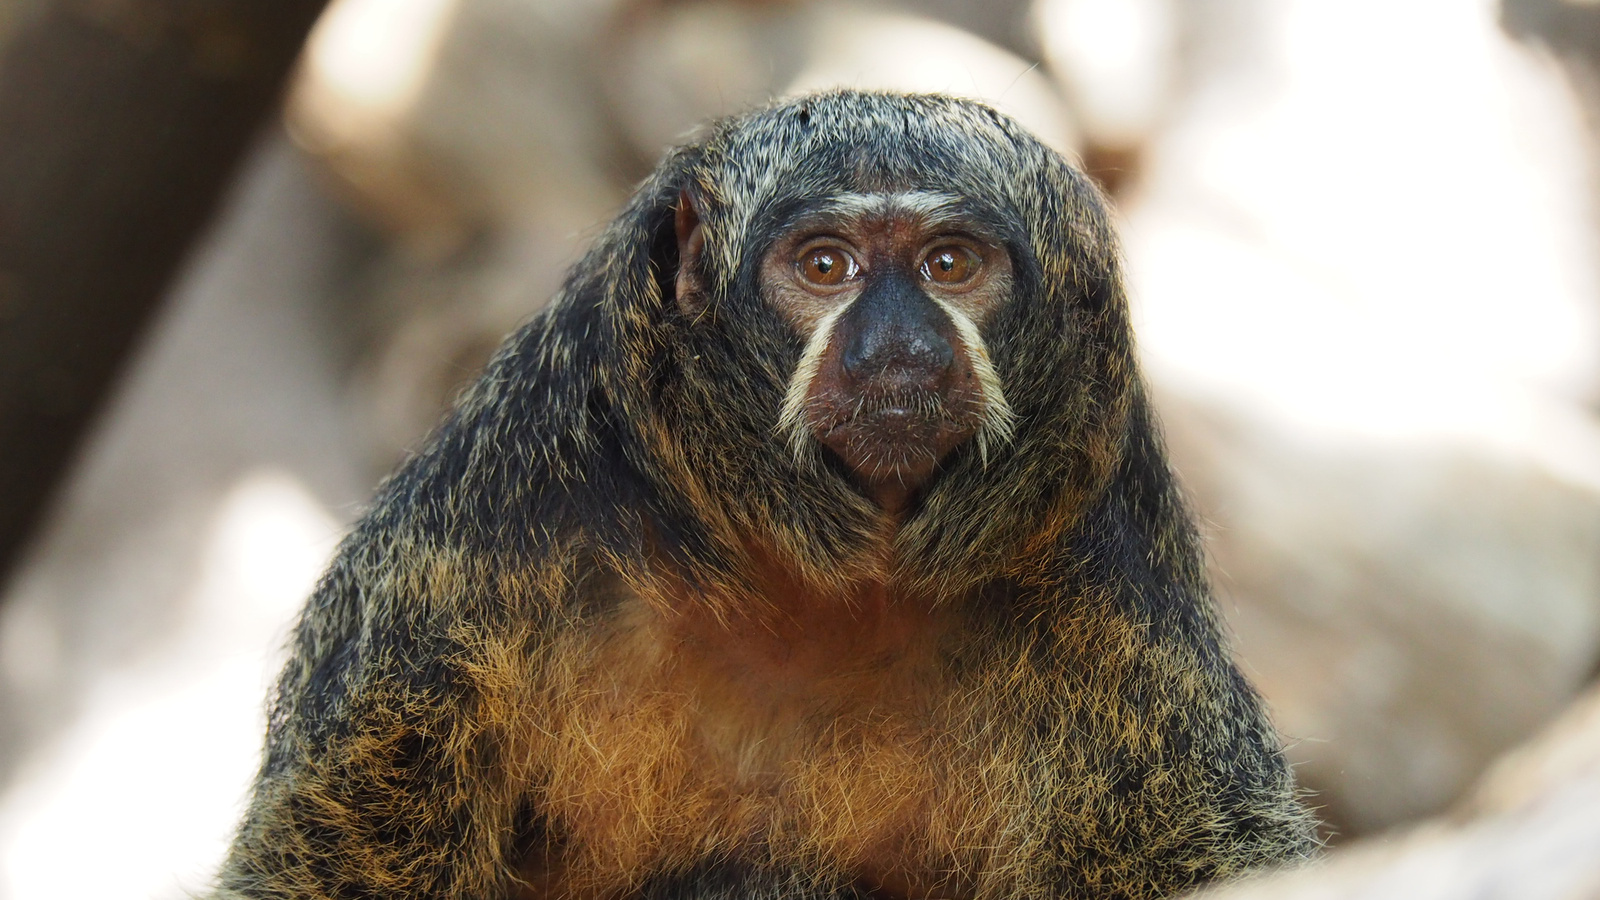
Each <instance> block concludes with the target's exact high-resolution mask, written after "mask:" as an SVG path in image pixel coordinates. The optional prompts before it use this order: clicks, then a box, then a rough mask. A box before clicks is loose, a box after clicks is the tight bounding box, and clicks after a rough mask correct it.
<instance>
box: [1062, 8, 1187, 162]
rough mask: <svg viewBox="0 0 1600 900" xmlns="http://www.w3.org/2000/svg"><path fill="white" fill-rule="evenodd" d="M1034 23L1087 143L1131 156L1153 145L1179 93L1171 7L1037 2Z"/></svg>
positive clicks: (1174, 16)
mask: <svg viewBox="0 0 1600 900" xmlns="http://www.w3.org/2000/svg"><path fill="white" fill-rule="evenodd" d="M1033 17H1034V18H1033V24H1034V27H1035V29H1036V33H1037V34H1038V41H1039V45H1040V47H1041V49H1042V50H1043V51H1044V57H1045V60H1046V61H1047V62H1048V63H1049V64H1050V69H1051V71H1052V72H1053V73H1054V74H1055V76H1056V78H1057V79H1058V80H1059V81H1060V82H1061V85H1062V87H1063V89H1064V93H1065V94H1066V96H1067V99H1068V100H1069V101H1070V103H1071V104H1072V109H1073V111H1074V112H1075V113H1076V115H1077V120H1078V122H1079V124H1080V125H1081V126H1082V128H1083V131H1084V133H1085V136H1086V137H1087V139H1088V140H1089V141H1091V142H1093V143H1095V144H1097V145H1099V146H1101V147H1104V148H1108V149H1116V150H1122V151H1125V152H1126V151H1132V150H1134V149H1136V148H1138V147H1139V146H1141V145H1142V144H1144V143H1145V142H1146V141H1148V140H1150V139H1151V138H1152V137H1153V136H1154V135H1155V132H1156V130H1157V129H1158V128H1159V127H1160V126H1161V125H1162V123H1163V119H1164V118H1165V116H1166V115H1167V114H1168V112H1169V111H1170V109H1171V106H1172V103H1173V100H1174V95H1175V94H1176V92H1177V85H1176V84H1174V80H1175V79H1176V77H1177V68H1178V40H1179V31H1180V21H1179V20H1180V16H1179V12H1178V10H1177V9H1176V7H1175V3H1174V2H1173V0H1039V2H1038V3H1037V4H1035V6H1034V11H1033Z"/></svg>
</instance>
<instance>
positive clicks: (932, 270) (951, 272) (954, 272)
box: [922, 244, 979, 284]
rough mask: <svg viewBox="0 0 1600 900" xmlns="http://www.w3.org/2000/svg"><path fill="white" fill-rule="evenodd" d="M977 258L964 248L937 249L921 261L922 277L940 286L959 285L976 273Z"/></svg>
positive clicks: (948, 247)
mask: <svg viewBox="0 0 1600 900" xmlns="http://www.w3.org/2000/svg"><path fill="white" fill-rule="evenodd" d="M978 262H979V261H978V256H977V254H975V253H973V252H972V251H971V250H968V249H967V248H965V247H958V246H955V245H953V244H952V245H950V246H947V247H939V248H937V249H935V250H934V251H933V252H932V253H929V254H928V256H927V258H926V259H924V260H923V261H922V275H923V277H924V278H927V279H928V280H929V281H937V282H939V283H940V284H960V283H962V282H963V281H967V280H968V279H970V278H971V277H972V276H973V275H976V274H977V273H978Z"/></svg>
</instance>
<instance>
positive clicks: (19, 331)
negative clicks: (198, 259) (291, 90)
mask: <svg viewBox="0 0 1600 900" xmlns="http://www.w3.org/2000/svg"><path fill="white" fill-rule="evenodd" d="M325 2H326V0H54V2H34V3H30V4H25V5H23V6H22V7H19V9H21V10H22V11H21V12H20V13H19V14H18V15H16V16H12V17H10V19H9V20H8V21H7V22H5V23H4V24H5V25H6V26H7V27H6V29H4V30H6V31H9V32H10V34H9V35H8V36H7V40H6V43H5V44H4V45H3V46H0V586H3V585H4V583H5V581H6V579H7V577H8V575H9V572H10V570H11V568H12V567H13V565H14V564H15V562H16V560H17V557H18V553H19V551H20V550H21V548H22V546H23V544H24V543H25V541H26V540H27V538H28V537H29V536H30V534H31V533H32V532H33V530H34V529H35V528H36V526H37V524H38V522H39V520H40V518H41V514H42V513H43V512H44V510H45V509H46V506H47V503H48V502H49V499H50V497H51V495H52V493H53V488H55V486H56V485H57V483H58V482H59V481H60V480H61V478H62V476H63V474H64V473H65V472H66V470H67V467H68V464H69V463H70V461H71V459H72V457H73V455H74V451H75V449H76V448H77V446H78V444H79V442H80V440H81V438H82V436H83V434H84V432H85V430H86V427H87V426H88V425H89V424H90V423H91V420H92V416H93V415H94V413H95V412H96V411H97V410H98V408H99V406H100V405H101V400H102V399H103V397H104V395H105V394H106V393H107V390H108V388H109V386H110V385H111V384H112V382H113V380H114V378H115V376H116V374H117V373H118V372H119V370H120V369H121V364H122V362H123V359H124V357H125V356H126V355H127V353H128V350H129V348H130V347H131V345H132V343H133V341H134V339H135V338H136V336H137V334H138V332H139V330H140V327H141V325H142V324H143V323H144V322H145V321H146V320H147V319H148V318H149V315H150V313H151V311H152V310H153V309H154V308H155V307H156V304H157V302H158V301H159V300H160V298H161V296H162V295H163V293H164V291H165V289H166V288H167V286H168V283H169V282H170V281H171V280H172V278H173V276H174V275H175V274H176V272H177V270H178V267H179V266H180V265H181V264H182V262H183V259H184V256H185V252H186V251H187V250H188V248H189V247H190V245H191V244H192V243H193V242H194V240H195V238H196V237H197V236H198V235H199V233H200V232H201V230H202V229H203V228H204V226H205V225H206V223H207V221H208V219H209V217H210V215H211V213H212V211H213V209H214V208H215V207H216V205H217V203H218V201H219V199H220V198H221V196H222V194H223V192H224V191H225V190H226V189H227V187H228V184H229V181H230V176H231V174H232V173H233V171H234V169H235V167H236V166H237V164H238V163H239V162H240V160H241V157H242V156H243V155H244V153H245V151H246V150H247V149H248V147H249V144H250V142H251V138H252V137H253V136H254V135H255V133H256V132H257V131H258V129H259V127H260V126H261V124H262V122H263V120H264V119H265V118H266V117H267V116H269V115H270V114H271V113H272V112H273V111H275V109H276V107H277V100H278V96H279V93H280V91H281V88H282V85H283V82H284V80H285V77H286V75H287V74H288V72H289V70H290V67H291V66H292V64H293V63H294V60H295V58H296V56H297V55H298V53H299V50H300V46H301V44H302V43H303V42H304V40H305V36H306V33H307V32H308V31H309V30H310V28H311V26H312V24H313V23H314V22H315V20H316V17H317V14H318V13H319V12H320V11H321V9H322V7H323V5H324V3H325Z"/></svg>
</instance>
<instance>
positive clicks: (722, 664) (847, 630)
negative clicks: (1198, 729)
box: [532, 591, 1019, 897]
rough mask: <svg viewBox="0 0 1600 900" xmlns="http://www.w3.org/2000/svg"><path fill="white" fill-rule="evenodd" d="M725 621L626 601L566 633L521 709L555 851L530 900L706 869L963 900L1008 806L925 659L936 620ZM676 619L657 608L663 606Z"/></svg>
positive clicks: (931, 660) (841, 603)
mask: <svg viewBox="0 0 1600 900" xmlns="http://www.w3.org/2000/svg"><path fill="white" fill-rule="evenodd" d="M772 605H773V611H772V612H770V613H769V614H766V615H763V616H761V617H759V618H745V619H741V620H736V621H732V622H725V621H719V620H718V619H716V618H714V617H712V616H710V615H707V614H704V613H701V612H697V610H703V609H705V608H707V607H705V606H704V605H702V604H682V605H681V606H678V607H676V608H679V609H684V610H688V611H687V612H683V613H678V614H672V613H663V612H662V611H661V610H662V609H663V607H664V604H662V603H661V602H659V599H658V598H657V602H647V601H646V600H645V599H644V598H642V597H638V596H633V597H630V598H628V599H627V600H626V601H625V602H624V604H623V605H622V607H621V609H619V610H618V611H617V613H616V614H615V616H614V617H612V618H611V619H610V621H609V622H608V624H607V625H606V626H604V627H602V628H597V629H594V630H577V631H573V632H570V633H569V634H568V636H567V638H566V639H565V640H564V643H563V645H562V646H560V647H559V648H558V649H557V651H556V652H555V654H554V656H553V658H551V659H550V662H552V663H553V664H552V665H550V666H549V668H547V669H546V670H545V673H544V674H545V678H544V680H543V682H542V683H541V686H540V687H541V690H540V693H541V696H540V698H539V700H538V703H539V704H540V706H541V707H542V708H544V709H549V710H555V711H557V712H558V718H557V719H556V720H555V721H553V722H551V723H550V725H549V727H548V729H547V730H546V731H545V732H544V733H542V734H539V735H536V736H535V737H534V738H533V741H532V744H533V747H532V758H533V759H534V760H535V763H534V766H535V768H536V769H537V770H538V771H537V772H536V773H535V774H534V780H535V783H537V784H538V785H540V789H541V795H540V796H539V797H538V798H537V799H538V804H539V806H540V807H541V809H543V810H544V811H545V812H546V814H547V815H549V816H550V817H551V819H552V821H553V822H554V823H555V824H556V827H557V828H558V829H559V830H560V832H561V833H562V834H563V836H564V837H565V844H564V845H563V847H562V848H559V849H556V850H554V851H553V852H554V854H555V855H556V856H557V857H559V858H558V859H554V860H551V859H546V860H541V861H537V862H536V864H535V866H534V868H536V869H539V870H541V872H539V873H534V880H536V881H539V882H540V890H539V892H540V893H541V894H542V895H544V896H571V897H589V896H605V895H610V894H614V893H615V892H618V891H621V890H625V889H627V888H628V887H630V886H632V885H635V884H637V882H638V881H639V879H640V878H641V877H642V876H643V875H644V874H645V873H647V872H651V871H660V870H670V869H672V868H675V867H679V866H687V865H689V864H692V863H693V862H695V861H697V860H700V859H702V858H704V857H706V856H707V855H708V854H714V853H726V854H732V855H736V856H737V855H746V856H748V857H750V858H751V859H753V860H757V861H763V862H770V863H774V864H779V865H782V864H793V865H796V866H799V867H802V868H803V869H804V870H806V871H811V872H828V871H833V872H839V873H847V874H848V875H849V876H850V877H856V878H859V879H860V880H861V881H862V882H863V883H864V884H867V885H869V886H871V887H875V888H880V889H883V890H885V891H886V892H889V893H893V894H896V895H900V896H908V897H927V896H941V897H943V896H963V895H966V896H970V895H971V894H972V892H973V889H974V885H973V884H972V879H973V878H975V877H976V873H977V872H978V871H979V870H980V869H981V868H982V867H983V865H984V862H985V857H986V856H987V854H988V853H989V851H990V850H991V849H992V848H994V847H995V846H996V845H997V842H998V841H999V836H1000V834H1001V832H1002V830H1003V829H1004V825H1005V822H1004V821H1003V820H1004V817H1005V810H1007V809H1015V808H1017V807H1016V804H1017V803H1018V802H1019V798H1014V797H1008V796H1006V794H1007V793H1008V792H1009V791H1011V790H1014V789H1015V785H1014V784H1013V783H1012V782H1011V781H1010V780H1009V779H1000V778H995V779H992V781H993V783H987V782H989V781H990V779H984V778H978V779H976V780H975V779H974V775H975V774H978V773H984V772H994V773H998V772H1005V771H1014V770H1015V762H1014V761H1012V760H1009V759H1005V758H1004V754H1005V753H1006V751H1007V750H1008V749H1009V748H1007V747H1006V746H1005V745H1004V744H1001V743H997V742H995V741H993V740H980V739H979V738H980V736H981V734H982V732H983V729H984V723H983V721H982V720H980V719H976V718H974V713H975V712H976V711H981V710H987V709H991V708H992V707H991V706H990V705H989V704H984V703H981V702H973V698H972V697H970V696H961V697H956V696H953V694H954V692H953V691H952V690H951V689H950V685H949V684H948V682H947V679H946V676H945V675H943V674H942V671H941V666H940V658H939V654H940V643H941V641H942V640H943V639H944V638H945V637H946V636H947V635H948V634H949V631H950V626H951V623H952V619H953V616H954V615H955V614H954V613H952V612H951V611H950V610H949V609H948V607H940V608H937V609H936V608H934V607H933V606H932V605H930V604H926V603H922V604H919V603H913V602H908V601H903V600H896V599H894V598H889V597H886V596H882V594H881V591H880V592H879V593H878V595H874V594H873V592H872V591H864V592H862V593H861V595H859V596H855V597H851V598H846V599H843V600H841V599H838V598H816V597H801V596H795V595H793V594H790V595H787V596H778V597H776V598H774V602H773V604H772ZM667 608H673V607H667Z"/></svg>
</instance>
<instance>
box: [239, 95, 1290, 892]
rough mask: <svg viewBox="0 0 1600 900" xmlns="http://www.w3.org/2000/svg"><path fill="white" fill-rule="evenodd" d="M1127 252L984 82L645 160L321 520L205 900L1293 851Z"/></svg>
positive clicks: (1142, 879) (956, 881)
mask: <svg viewBox="0 0 1600 900" xmlns="http://www.w3.org/2000/svg"><path fill="white" fill-rule="evenodd" d="M1119 253H1120V251H1119V249H1118V243H1117V239H1116V236H1115V234H1114V232H1113V229H1112V225H1111V218H1110V214H1109V212H1108V209H1107V201H1106V200H1105V199H1104V198H1103V197H1102V195H1101V194H1100V192H1099V191H1098V190H1097V189H1096V188H1095V187H1094V186H1093V185H1092V184H1091V183H1090V182H1089V181H1088V180H1087V178H1086V177H1085V176H1084V175H1083V174H1082V173H1081V172H1079V171H1078V170H1077V169H1076V168H1074V167H1073V166H1072V164H1070V163H1069V162H1068V161H1067V160H1065V159H1064V158H1063V157H1062V156H1060V155H1059V154H1057V153H1056V152H1054V151H1052V150H1050V149H1048V148H1046V147H1045V146H1043V145H1042V144H1040V143H1039V142H1038V141H1037V140H1036V139H1035V138H1034V137H1032V136H1031V135H1030V134H1028V133H1027V132H1026V131H1025V130H1024V129H1023V128H1022V127H1021V126H1019V125H1018V124H1017V123H1015V122H1014V121H1012V120H1011V119H1009V118H1007V117H1005V116H1003V115H1001V114H999V113H997V112H995V111H994V110H993V109H991V108H989V107H987V106H985V105H983V104H981V103H977V102H974V101H969V100H962V99H954V98H951V97H946V96H942V95H908V94H896V93H874V92H857V91H844V90H841V91H834V92H828V93H821V94H813V95H808V96H803V97H799V98H793V99H788V100H783V101H775V102H773V103H771V104H769V105H768V106H765V107H762V108H760V109H757V110H754V111H751V112H748V113H746V114H743V115H740V116H736V117H732V118H729V119H725V120H722V121H719V122H716V123H713V124H712V125H710V126H707V127H706V129H705V130H704V131H703V132H702V133H701V134H700V135H699V137H697V138H696V139H694V140H692V141H691V142H690V143H688V144H686V145H684V146H682V147H680V148H678V149H676V150H673V151H671V152H669V153H668V154H667V156H666V157H665V158H664V160H663V161H662V162H661V163H660V165H659V167H658V168H657V169H656V170H655V172H654V173H653V174H652V175H650V176H649V178H648V179H647V180H645V181H644V182H643V184H642V185H641V186H640V187H639V188H638V189H637V191H636V193H635V194H634V195H633V197H632V199H631V200H630V201H629V202H628V203H627V205H626V207H625V208H624V209H623V210H622V212H621V213H620V214H619V215H618V217H617V218H616V220H615V221H614V222H613V223H612V224H611V225H610V226H609V228H608V229H606V230H605V231H604V232H603V233H602V234H601V235H600V236H599V237H598V239H597V241H596V243H595V244H594V246H593V247H592V248H591V249H590V250H589V252H588V253H587V255H586V256H584V257H583V259H582V260H581V261H580V262H578V263H577V264H576V265H575V266H574V267H573V268H572V269H571V271H570V272H569V273H568V275H567V278H566V281H565V282H564V284H563V286H562V287H561V288H560V290H559V291H558V293H557V295H556V297H555V298H554V299H553V300H552V301H551V302H550V303H549V304H548V305H547V306H546V307H545V308H544V309H542V311H540V312H539V313H538V314H536V315H535V316H534V317H533V318H532V319H530V320H529V322H528V323H527V324H525V325H524V326H523V327H522V328H521V329H520V330H518V331H517V332H515V333H514V334H513V335H512V336H511V337H509V338H508V340H507V341H506V343H505V344H504V345H503V346H502V347H501V348H500V349H499V350H498V351H497V353H496V354H495V355H494V356H493V357H492V359H491V360H490V361H489V363H488V364H487V366H486V368H485V370H484V373H483V375H482V377H481V378H480V380H478V381H477V382H476V384H475V385H473V386H472V387H470V388H469V389H467V390H466V391H465V392H464V393H463V395H462V397H461V398H460V399H459V400H458V402H457V405H456V407H455V409H454V410H453V412H452V413H451V414H450V415H449V417H448V418H447V420H446V421H445V423H444V424H443V425H441V426H440V428H439V430H438V431H437V432H436V433H435V435H434V436H433V437H432V438H431V439H430V442H429V443H428V444H427V445H426V446H425V448H424V449H422V450H420V451H419V452H418V453H417V454H416V455H415V456H414V457H413V458H411V459H410V460H409V461H408V462H407V463H406V464H404V465H403V466H402V467H401V468H400V470H399V471H398V472H397V473H396V474H394V475H393V476H391V477H390V479H389V480H387V481H386V482H385V483H384V484H383V485H382V486H381V487H380V488H379V490H378V493H377V496H376V498H375V500H374V501H373V503H372V505H371V507H370V509H369V510H368V511H367V512H366V514H365V515H364V516H363V517H362V518H361V519H360V520H359V521H358V522H357V523H356V524H355V525H354V526H353V528H352V530H351V532H350V533H349V535H348V536H347V537H346V538H345V539H344V540H343V542H342V543H341V545H340V547H339V549H338V551H337V554H336V557H335V559H334V561H333V562H332V563H331V565H330V567H329V568H328V570H327V571H326V573H325V574H324V575H323V577H322V578H321V580H320V582H319V583H318V584H317V586H316V588H315V589H314V591H313V593H312V596H311V597H310V599H309V601H308V603H307V606H306V607H305V609H304V611H303V613H302V614H301V617H300V619H299V621H298V624H297V625H296V627H295V630H294V633H293V636H292V638H291V659H290V661H289V663H288V664H287V666H286V668H285V669H284V671H283V673H282V675H281V677H280V679H279V681H278V683H277V685H276V687H275V690H274V696H273V699H272V701H271V703H270V711H269V722H268V734H267V742H266V748H265V751H264V754H263V757H264V758H263V762H262V765H261V768H260V771H259V774H258V776H257V779H256V781H255V784H254V787H253V792H252V795H251V799H250V801H249V804H248V809H247V811H246V813H245V815H244V818H243V822H242V824H241V826H240V828H239V830H238V832H237V836H236V838H235V840H234V842H233V844H232V846H231V849H230V850H229V852H228V854H227V857H226V859H225V861H224V863H223V865H222V869H221V871H220V874H219V875H218V878H217V882H216V889H215V896H217V897H219V898H230V900H241V898H262V900H264V898H281V900H289V898H294V900H334V898H357V897H379V896H381V897H406V898H440V900H468V898H512V897H519V898H534V900H720V898H727V900H733V898H772V900H776V898H780V897H783V898H802V900H824V898H827V900H846V898H851V900H855V898H859V900H867V898H880V900H935V898H953V900H983V898H999V897H1007V898H1059V900H1073V898H1090V897H1093V898H1128V900H1144V898H1154V897H1164V896H1169V895H1172V894H1174V893H1176V892H1179V891H1181V890H1183V889H1185V888H1187V887H1189V886H1192V885H1196V884H1201V883H1205V882H1208V881H1212V880H1215V879H1220V878H1225V877H1228V876H1231V875H1235V874H1237V873H1240V872H1243V871H1245V870H1247V869H1250V868H1252V867H1256V866H1264V865H1270V864H1276V863H1287V862H1294V861H1297V860H1301V859H1305V858H1307V857H1309V856H1310V855H1312V854H1313V853H1314V852H1315V850H1316V848H1317V846H1318V843H1317V838H1316V836H1315V824H1314V819H1313V817H1312V815H1311V813H1310V812H1309V811H1308V810H1307V809H1306V807H1305V806H1304V804H1303V803H1302V800H1301V798H1300V796H1299V795H1298V794H1297V791H1296V788H1295V785H1294V780H1293V776H1292V773H1291V772H1290V770H1289V769H1288V767H1287V766H1286V764H1285V762H1284V759H1283V755H1282V752H1281V743H1280V739H1279V737H1278V736H1277V733H1276V732H1275V730H1274V728H1273V726H1272V724H1271V722H1270V720H1269V717H1268V714H1267V711H1266V709H1265V707H1264V705H1263V703H1262V701H1261V700H1260V698H1259V697H1258V695H1257V694H1256V692H1255V691H1254V689H1253V688H1252V687H1251V685H1250V684H1249V683H1248V682H1247V681H1246V680H1245V678H1244V677H1243V676H1242V674H1241V673H1240V671H1239V669H1238V668H1237V667H1236V666H1235V664H1234V663H1233V661H1232V658H1231V656H1230V653H1229V651H1228V648H1227V639H1226V635H1225V633H1224V630H1223V627H1222V625H1221V624H1220V621H1219V618H1218V614H1217V612H1216V609H1215V607H1214V602H1213V600H1212V599H1211V596H1210V593H1209V588H1208V586H1207V582H1206V577H1205V573H1204V567H1203V557H1202V550H1201V545H1200V542H1199V538H1198V536H1197V532H1196V529H1195V527H1194V526H1193V523H1192V520H1191V518H1190V515H1189V513H1188V511H1187V509H1186V507H1185V505H1184V501H1183V498H1182V496H1181V493H1180V490H1179V487H1178V485H1177V482H1176V481H1175V478H1174V476H1173V474H1172V473H1171V471H1170V470H1169V467H1168V464H1167V462H1166V456H1165V452H1164V450H1163V447H1162V443H1161V438H1160V434H1159V431H1158V427H1157V422H1156V420H1155V417H1154V413H1153V412H1152V409H1151V406H1150V402H1149V400H1148V397H1147V391H1146V388H1145V387H1144V385H1143V382H1142V380H1141V376H1140V375H1139V372H1138V367H1137V364H1136V360H1135V351H1134V344H1133V338H1132V334H1131V331H1130V326H1129V320H1128V319H1129V313H1128V307H1127V301H1126V298H1125V290H1124V287H1123V282H1122V277H1121V274H1120V272H1121V264H1120V261H1119Z"/></svg>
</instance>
